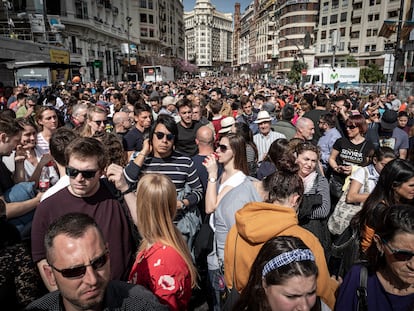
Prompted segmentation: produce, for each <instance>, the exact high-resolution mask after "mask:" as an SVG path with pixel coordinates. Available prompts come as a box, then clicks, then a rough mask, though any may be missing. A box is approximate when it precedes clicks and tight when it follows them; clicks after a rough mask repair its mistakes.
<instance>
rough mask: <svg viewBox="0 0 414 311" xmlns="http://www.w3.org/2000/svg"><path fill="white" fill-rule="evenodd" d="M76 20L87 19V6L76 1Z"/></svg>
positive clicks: (83, 2)
mask: <svg viewBox="0 0 414 311" xmlns="http://www.w3.org/2000/svg"><path fill="white" fill-rule="evenodd" d="M75 11H76V14H75V16H76V18H80V19H87V18H88V4H87V3H86V2H85V1H81V0H77V1H76V2H75Z"/></svg>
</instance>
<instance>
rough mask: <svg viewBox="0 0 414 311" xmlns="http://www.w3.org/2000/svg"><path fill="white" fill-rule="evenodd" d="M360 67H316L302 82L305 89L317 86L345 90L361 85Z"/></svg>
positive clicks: (307, 73)
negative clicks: (345, 88)
mask: <svg viewBox="0 0 414 311" xmlns="http://www.w3.org/2000/svg"><path fill="white" fill-rule="evenodd" d="M359 73H360V68H359V67H338V68H332V67H316V68H312V69H308V70H307V72H306V75H304V77H303V80H302V85H303V86H304V87H307V86H311V85H315V86H323V87H330V88H332V89H334V88H338V87H341V88H344V87H350V86H352V85H356V84H358V83H359Z"/></svg>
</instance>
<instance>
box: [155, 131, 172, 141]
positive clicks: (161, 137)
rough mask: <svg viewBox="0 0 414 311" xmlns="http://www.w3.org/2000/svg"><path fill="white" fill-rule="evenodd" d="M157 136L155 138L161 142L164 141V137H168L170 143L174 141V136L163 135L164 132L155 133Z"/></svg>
mask: <svg viewBox="0 0 414 311" xmlns="http://www.w3.org/2000/svg"><path fill="white" fill-rule="evenodd" d="M154 134H155V136H157V138H158V139H159V140H161V139H163V138H164V136H167V140H168V141H170V140H173V139H174V137H175V136H174V134H171V133H170V134H165V133H163V132H155V133H154Z"/></svg>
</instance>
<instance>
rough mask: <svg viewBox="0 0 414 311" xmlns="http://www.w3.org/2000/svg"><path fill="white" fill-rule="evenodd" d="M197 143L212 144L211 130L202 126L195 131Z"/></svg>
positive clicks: (212, 133) (212, 134)
mask: <svg viewBox="0 0 414 311" xmlns="http://www.w3.org/2000/svg"><path fill="white" fill-rule="evenodd" d="M196 139H197V143H200V142H201V143H205V144H212V143H213V142H214V132H213V130H212V129H211V128H209V127H208V126H206V125H204V126H202V127H200V128H199V129H198V130H197V134H196Z"/></svg>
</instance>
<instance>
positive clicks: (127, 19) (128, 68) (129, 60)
mask: <svg viewBox="0 0 414 311" xmlns="http://www.w3.org/2000/svg"><path fill="white" fill-rule="evenodd" d="M126 21H127V37H128V67H127V71H128V72H127V80H129V77H128V73H129V72H130V71H131V51H130V49H131V40H130V36H129V27H130V26H131V25H130V22H131V17H129V16H127V17H126Z"/></svg>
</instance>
